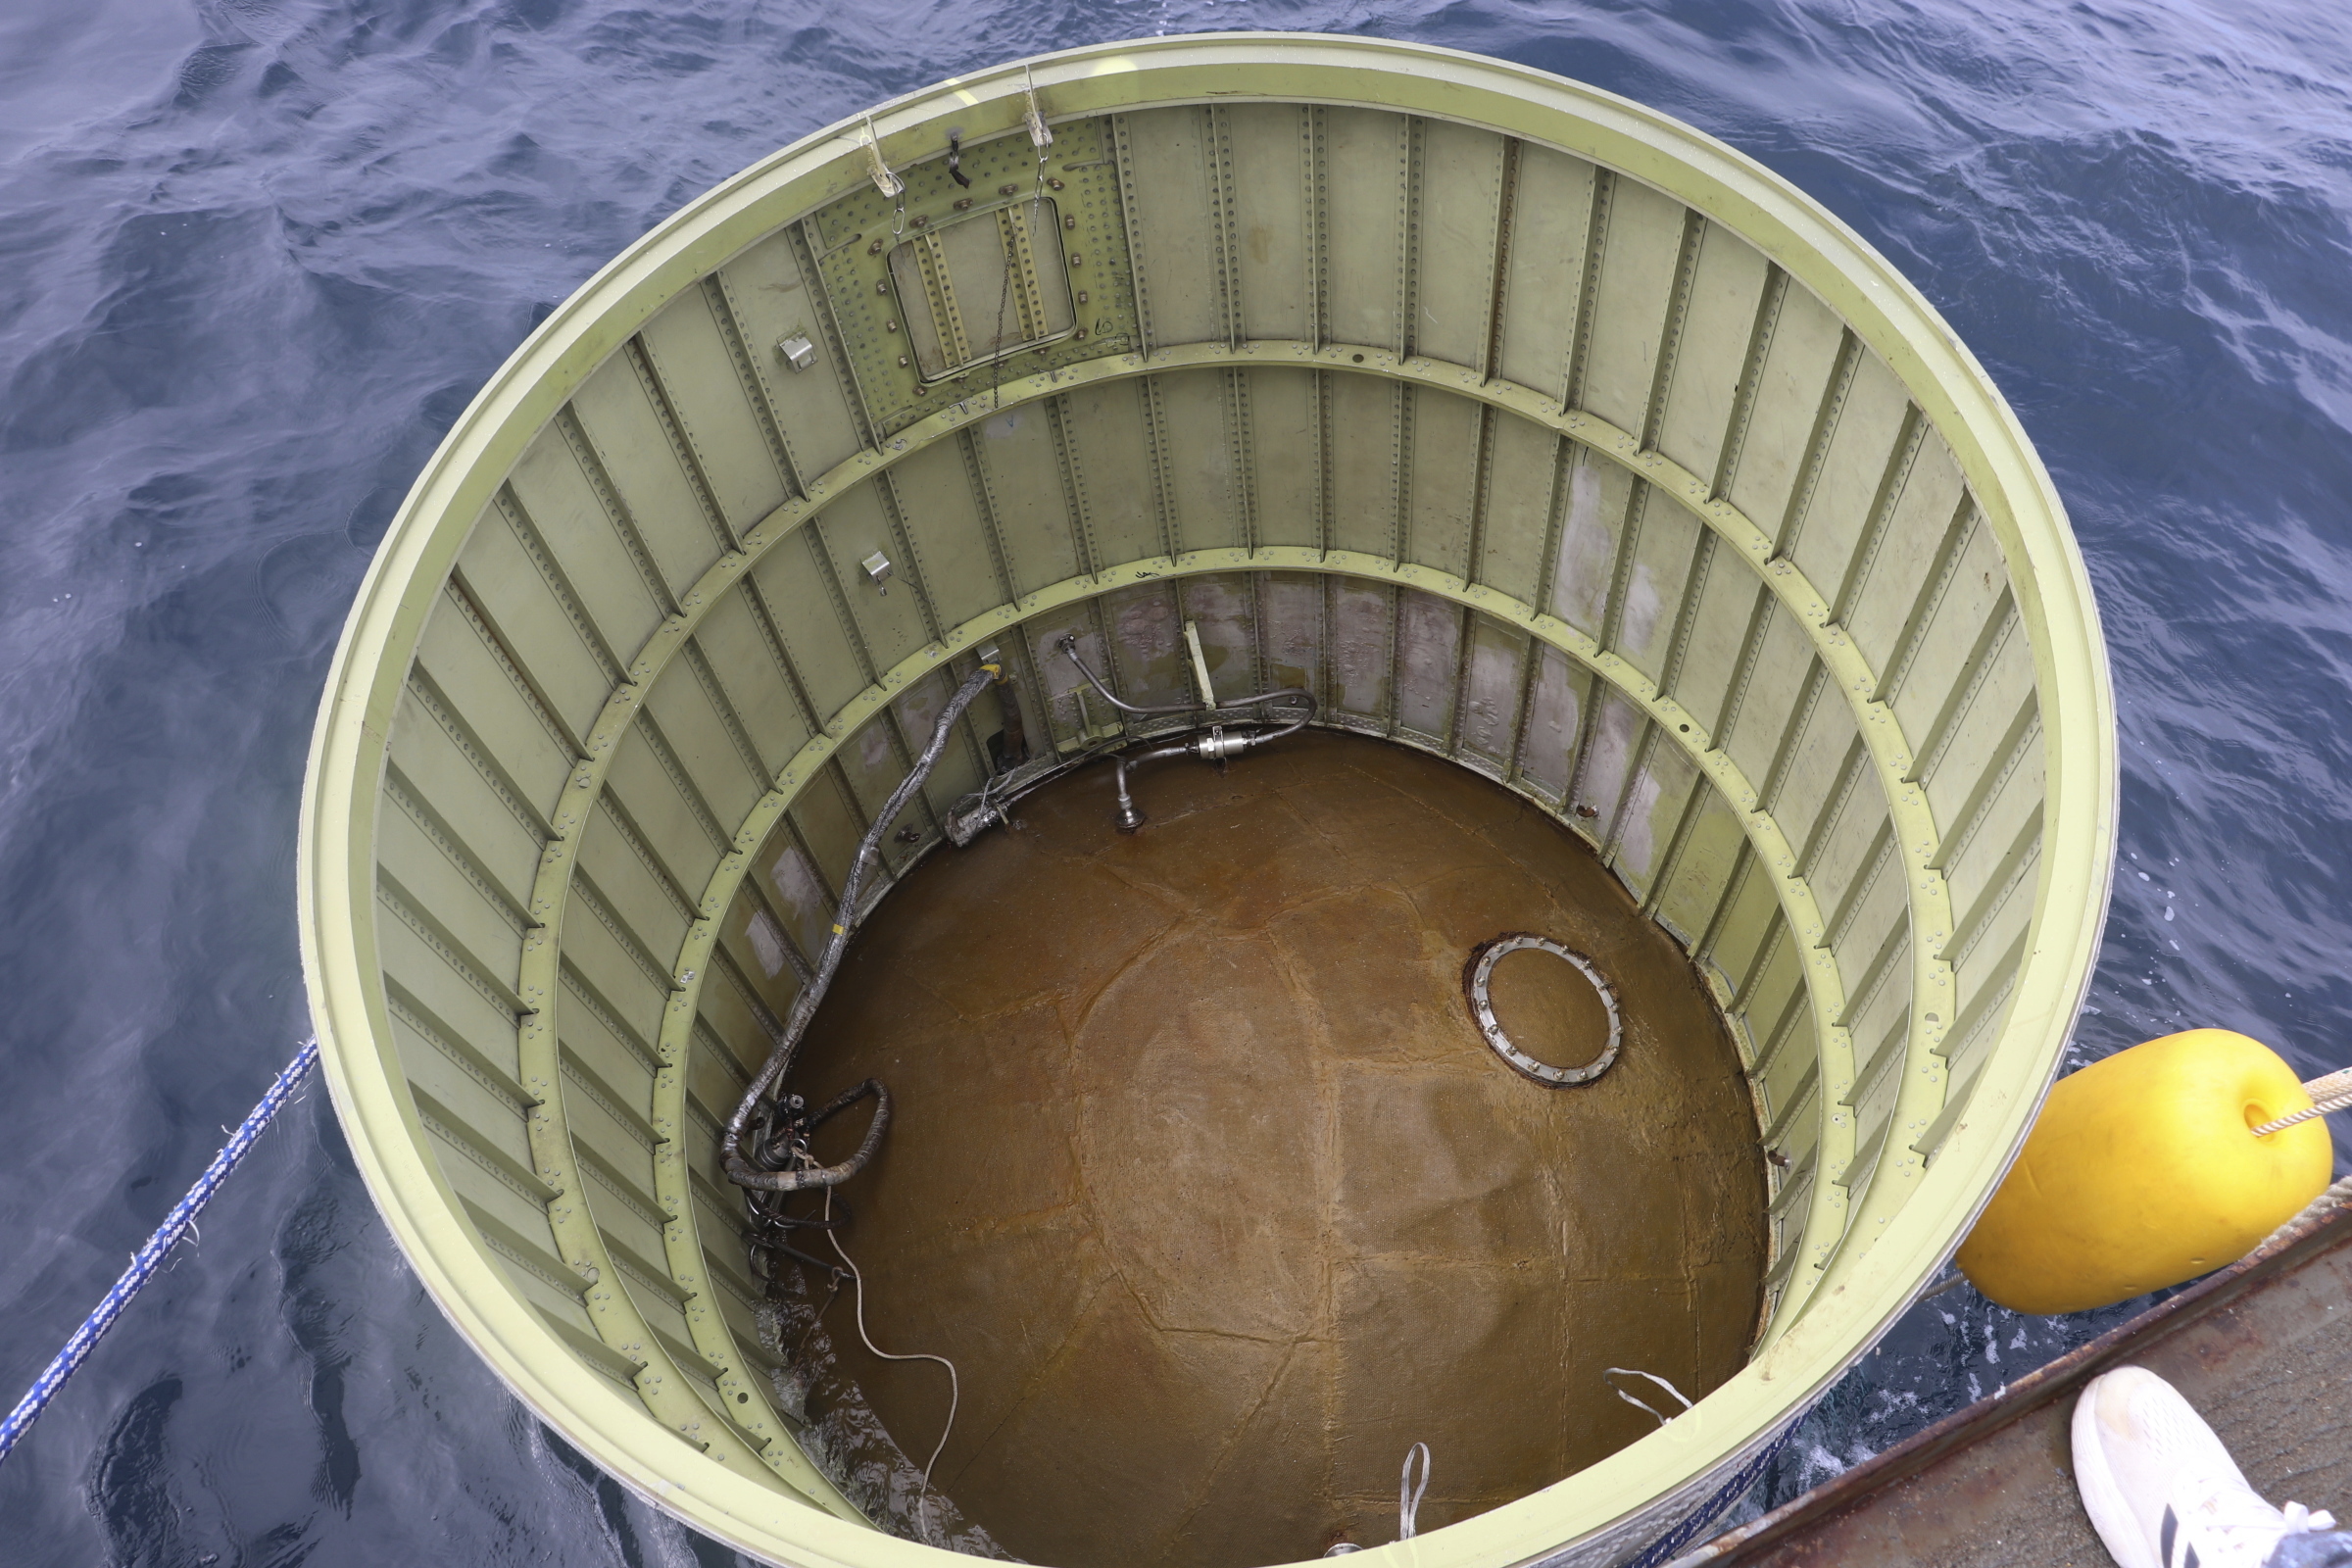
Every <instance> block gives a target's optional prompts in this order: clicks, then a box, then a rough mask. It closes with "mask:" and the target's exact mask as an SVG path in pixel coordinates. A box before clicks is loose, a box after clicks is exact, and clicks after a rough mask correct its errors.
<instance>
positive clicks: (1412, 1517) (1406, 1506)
mask: <svg viewBox="0 0 2352 1568" xmlns="http://www.w3.org/2000/svg"><path fill="white" fill-rule="evenodd" d="M1415 1454H1419V1455H1420V1456H1421V1485H1419V1486H1418V1487H1416V1486H1414V1485H1413V1456H1414V1455H1415ZM1429 1470H1430V1464H1429V1445H1428V1444H1426V1443H1416V1444H1414V1445H1413V1446H1411V1447H1409V1448H1407V1449H1405V1450H1404V1474H1402V1475H1401V1476H1399V1477H1397V1540H1398V1541H1410V1540H1412V1539H1413V1530H1414V1528H1415V1526H1416V1525H1417V1523H1418V1522H1419V1520H1420V1517H1421V1496H1422V1494H1424V1493H1426V1492H1428V1491H1429Z"/></svg>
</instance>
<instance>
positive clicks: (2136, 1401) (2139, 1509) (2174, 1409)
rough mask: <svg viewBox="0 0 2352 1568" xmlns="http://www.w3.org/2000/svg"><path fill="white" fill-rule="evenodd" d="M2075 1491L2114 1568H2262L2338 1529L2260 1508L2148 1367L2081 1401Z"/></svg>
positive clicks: (2102, 1384)
mask: <svg viewBox="0 0 2352 1568" xmlns="http://www.w3.org/2000/svg"><path fill="white" fill-rule="evenodd" d="M2075 1484H2076V1485H2077V1486H2079V1487H2081V1488H2082V1507H2083V1509H2084V1510H2085V1511H2086V1512H2088V1513H2089V1515H2090V1522H2091V1526H2092V1528H2094V1529H2095V1530H2097V1531H2098V1533H2099V1540H2100V1541H2101V1542H2103V1543H2105V1544H2106V1546H2107V1551H2108V1554H2109V1555H2110V1556H2112V1557H2114V1558H2115V1560H2116V1562H2117V1564H2118V1565H2119V1568H2262V1564H2263V1563H2264V1562H2266V1561H2267V1560H2268V1559H2269V1558H2270V1555H2271V1553H2272V1551H2273V1550H2274V1549H2275V1548H2276V1547H2277V1546H2278V1543H2279V1541H2280V1540H2282V1539H2283V1538H2285V1537H2287V1536H2289V1535H2294V1534H2296V1533H2298V1532H2301V1531H2306V1530H2332V1529H2334V1528H2335V1521H2334V1520H2333V1519H2332V1518H2330V1517H2329V1516H2328V1515H2327V1514H2326V1513H2325V1512H2322V1513H2312V1512H2310V1511H2308V1510H2306V1509H2305V1508H2304V1507H2303V1506H2302V1505H2301V1504H2299V1503H2292V1502H2290V1503H2288V1504H2287V1505H2286V1507H2285V1509H2284V1510H2280V1509H2278V1508H2274V1507H2272V1506H2271V1505H2270V1504H2269V1503H2267V1502H2265V1501H2263V1500H2262V1498H2261V1497H2260V1496H2259V1495H2256V1493H2255V1491H2254V1489H2253V1488H2252V1487H2249V1486H2247V1485H2246V1478H2245V1476H2244V1475H2242V1474H2241V1473H2240V1472H2239V1471H2238V1468H2237V1465H2236V1464H2235V1463H2234V1462H2233V1461H2232V1460H2231V1459H2230V1457H2229V1449H2227V1448H2225V1447H2223V1446H2222V1440H2221V1439H2220V1438H2218V1437H2216V1436H2214V1432H2213V1428H2211V1427H2209V1426H2207V1425H2206V1424H2205V1422H2204V1421H2203V1419H2202V1418H2200V1417H2199V1416H2198V1414H2197V1412H2196V1411H2195V1410H2193V1409H2191V1408H2190V1407H2189V1403H2188V1401H2187V1400H2186V1399H2183V1398H2182V1397H2180V1391H2179V1390H2177V1389H2175V1388H2174V1387H2173V1386H2172V1385H2171V1384H2170V1383H2167V1382H2165V1381H2164V1379H2162V1378H2160V1377H2158V1376H2157V1375H2156V1374H2155V1373H2153V1372H2150V1371H2148V1370H2147V1369H2146V1368H2144V1367H2136V1366H2125V1367H2118V1368H2116V1369H2115V1370H2114V1371H2112V1372H2107V1373H2103V1374H2101V1375H2100V1376H2099V1377H2096V1378H2094V1379H2092V1380H2091V1383H2090V1386H2089V1387H2088V1388H2086V1389H2084V1390H2083V1391H2082V1398H2081V1399H2080V1400H2079V1401H2077V1403H2076V1405H2075Z"/></svg>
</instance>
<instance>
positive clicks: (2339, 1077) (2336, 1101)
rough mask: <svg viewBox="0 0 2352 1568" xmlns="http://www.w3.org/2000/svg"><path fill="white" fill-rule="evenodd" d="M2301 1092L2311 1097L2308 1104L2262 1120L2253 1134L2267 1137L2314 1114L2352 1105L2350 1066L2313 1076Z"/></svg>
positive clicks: (2307, 1119) (2322, 1114) (2325, 1113)
mask: <svg viewBox="0 0 2352 1568" xmlns="http://www.w3.org/2000/svg"><path fill="white" fill-rule="evenodd" d="M2303 1092H2304V1093H2305V1094H2307V1095H2309V1096H2310V1097H2311V1101H2312V1103H2310V1104H2309V1105H2307V1106H2306V1107H2304V1108H2303V1109H2301V1110H2298V1111H2293V1112H2290V1113H2289V1114H2287V1115H2284V1116H2279V1117H2277V1118H2275V1119H2274V1120H2271V1121H2266V1122H2264V1123H2263V1124H2262V1125H2261V1126H2259V1127H2257V1128H2255V1129H2254V1136H2255V1137H2257V1138H2268V1137H2270V1136H2271V1134H2273V1133H2277V1132H2284V1131H2285V1130H2286V1129H2287V1128H2289V1127H2292V1126H2294V1125H2295V1124H2296V1123H2298V1122H2306V1121H2309V1120H2311V1119H2312V1117H2314V1116H2325V1115H2327V1113H2328V1112H2329V1111H2331V1110H2343V1109H2345V1108H2347V1107H2352V1067H2346V1068H2344V1069H2343V1070H2342V1071H2341V1072H2331V1073H2328V1074H2327V1075H2326V1076H2324V1077H2320V1078H2314V1079H2312V1080H2311V1081H2310V1082H2309V1083H2306V1084H2305V1085H2304V1086H2303Z"/></svg>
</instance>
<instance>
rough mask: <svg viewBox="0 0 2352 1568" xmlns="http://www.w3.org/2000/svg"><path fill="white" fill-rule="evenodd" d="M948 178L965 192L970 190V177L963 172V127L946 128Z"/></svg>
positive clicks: (952, 126) (951, 126)
mask: <svg viewBox="0 0 2352 1568" xmlns="http://www.w3.org/2000/svg"><path fill="white" fill-rule="evenodd" d="M948 177H949V178H950V179H952V180H954V181H955V182H956V184H958V185H960V186H962V187H963V188H964V189H965V190H970V189H971V188H972V176H971V175H969V174H967V173H965V172H963V127H962V126H961V125H950V126H949V127H948Z"/></svg>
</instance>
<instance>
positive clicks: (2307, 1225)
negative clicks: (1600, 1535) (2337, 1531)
mask: <svg viewBox="0 0 2352 1568" xmlns="http://www.w3.org/2000/svg"><path fill="white" fill-rule="evenodd" d="M2348 1201H2352V1183H2339V1184H2338V1185H2337V1186H2336V1187H2335V1188H2331V1189H2330V1190H2329V1191H2328V1193H2327V1195H2326V1196H2325V1197H2323V1198H2322V1199H2321V1201H2319V1202H2317V1203H2314V1204H2313V1205H2312V1207H2311V1208H2310V1209H2307V1210H2306V1211H2305V1212H2304V1213H2303V1215H2301V1216H2300V1217H2299V1218H2298V1219H2297V1220H2296V1221H2295V1222H2294V1223H2293V1224H2291V1225H2288V1226H2287V1227H2285V1228H2284V1229H2283V1230H2281V1231H2280V1232H2279V1233H2278V1235H2277V1236H2275V1237H2273V1238H2272V1239H2271V1240H2270V1241H2268V1242H2266V1243H2264V1244H2263V1246H2261V1247H2260V1248H2257V1249H2256V1250H2254V1251H2253V1252H2252V1253H2250V1254H2249V1255H2248V1256H2246V1257H2245V1258H2244V1259H2243V1260H2242V1261H2240V1262H2237V1263H2234V1264H2232V1265H2231V1266H2230V1267H2229V1268H2226V1269H2223V1270H2222V1271H2220V1272H2219V1273H2217V1274H2213V1275H2211V1276H2209V1277H2207V1278H2206V1279H2204V1280H2202V1281H2200V1282H2199V1283H2198V1284H2196V1285H2194V1286H2191V1287H2190V1288H2189V1289H2187V1290H2185V1291H2183V1292H2181V1293H2180V1295H2179V1296H2176V1297H2173V1298H2171V1299H2168V1300H2166V1301H2164V1302H2163V1303H2161V1304H2160V1305H2157V1306H2155V1307H2152V1308H2150V1309H2149V1310H2148V1311H2146V1312H2144V1313H2142V1314H2140V1315H2139V1316H2138V1317H2135V1318H2133V1319H2132V1320H2131V1321H2130V1322H2129V1323H2126V1324H2124V1325H2123V1326H2121V1327H2120V1328H2117V1329H2114V1330H2112V1331H2111V1332H2109V1333H2107V1334H2104V1335H2102V1336H2100V1337H2099V1338H2098V1339H2096V1340H2093V1341H2091V1342H2090V1343H2089V1344H2088V1345H2085V1346H2083V1347H2082V1348H2080V1349H2077V1350H2074V1351H2072V1352H2071V1353H2069V1354H2067V1355H2065V1356H2062V1357H2061V1358H2059V1359H2058V1360H2056V1361H2053V1362H2051V1363H2050V1364H2049V1365H2048V1366H2045V1367H2043V1368H2041V1369H2040V1370H2039V1371H2037V1372H2034V1373H2032V1374H2030V1375H2029V1376H2027V1377H2024V1378H2021V1379H2020V1380H2018V1381H2017V1382H2016V1383H2013V1384H2011V1385H2010V1386H2009V1387H2008V1388H2007V1390H2005V1391H2004V1392H2003V1393H2002V1394H2000V1395H1998V1396H1996V1397H1993V1398H1989V1399H1983V1400H1980V1401H1978V1402H1977V1403H1975V1404H1972V1405H1970V1406H1969V1407H1968V1408H1966V1409H1964V1410H1960V1411H1957V1412H1955V1413H1954V1414H1952V1415H1950V1416H1948V1417H1946V1418H1945V1419H1943V1420H1942V1421H1939V1422H1937V1423H1936V1425H1934V1426H1932V1427H1929V1428H1928V1429H1927V1430H1925V1431H1923V1432H1921V1433H1919V1434H1918V1435H1917V1436H1915V1437H1913V1438H1911V1439H1910V1440H1909V1441H1907V1442H1905V1443H1903V1444H1900V1445H1898V1446H1895V1447H1892V1448H1889V1449H1887V1451H1886V1452H1885V1453H1883V1454H1880V1455H1879V1456H1878V1457H1876V1458H1874V1459H1871V1460H1868V1461H1866V1462H1865V1463H1862V1464H1859V1465H1856V1466H1855V1467H1854V1468H1853V1469H1851V1470H1849V1471H1847V1472H1845V1473H1844V1474H1843V1475H1841V1476H1839V1477H1838V1479H1837V1480H1835V1481H1833V1482H1831V1483H1829V1484H1828V1485H1826V1486H1823V1487H1819V1488H1816V1489H1815V1490H1814V1491H1812V1492H1809V1493H1807V1494H1806V1495H1803V1496H1801V1497H1799V1498H1797V1499H1796V1500H1795V1501H1793V1502H1790V1503H1789V1504H1788V1505H1787V1506H1785V1507H1782V1508H1779V1509H1776V1510H1775V1511H1773V1512H1772V1513H1769V1514H1766V1515H1765V1516H1764V1517H1762V1518H1761V1519H1758V1520H1756V1521H1754V1522H1753V1523H1751V1524H1748V1525H1745V1526H1742V1527H1741V1528H1740V1529H1738V1530H1734V1531H1731V1532H1729V1533H1727V1534H1725V1535H1723V1536H1719V1537H1717V1538H1716V1539H1715V1540H1714V1541H1712V1542H1710V1543H1708V1544H1706V1545H1705V1546H1702V1547H1700V1548H1699V1549H1698V1550H1696V1551H1693V1552H1691V1553H1690V1554H1689V1555H1687V1556H1685V1557H1682V1558H1680V1559H1678V1560H1677V1562H1676V1563H1675V1564H1674V1568H1698V1565H1700V1564H1702V1563H1703V1564H1707V1565H1709V1568H1733V1565H1740V1568H1746V1565H1762V1564H1789V1565H1794V1564H1800V1563H1801V1564H1817V1563H1850V1564H1869V1565H1871V1568H2012V1565H2014V1568H2029V1565H2031V1568H2111V1563H2110V1559H2109V1557H2108V1555H2107V1553H2106V1551H2105V1549H2104V1548H2102V1547H2101V1546H2100V1544H2099V1542H2098V1538H2097V1537H2096V1536H2094V1535H2093V1534H2092V1533H2091V1529H2090V1522H2089V1520H2088V1519H2087V1518H2086V1517H2085V1516H2084V1514H2083V1512H2082V1503H2081V1502H2080V1501H2079V1500H2078V1497H2077V1495H2076V1491H2075V1476H2074V1461H2073V1457H2072V1454H2071V1452H2070V1451H2069V1445H2068V1422H2069V1419H2070V1418H2071V1416H2072V1415H2073V1412H2074V1406H2075V1397H2076V1396H2077V1395H2078V1394H2080V1393H2081V1392H2082V1386H2083V1385H2084V1384H2085V1383H2087V1382H2089V1380H2090V1379H2092V1378H2094V1377H2096V1376H2097V1375H2098V1374H2099V1373H2101V1372H2104V1371H2106V1370H2107V1369H2108V1368H2110V1367H2114V1366H2121V1365H2124V1364H2126V1363H2134V1364H2137V1365H2140V1366H2144V1367H2146V1368H2148V1369H2149V1370H2150V1371H2153V1372H2155V1373H2157V1374H2159V1375H2160V1376H2163V1377H2165V1378H2168V1379H2170V1380H2171V1381H2172V1382H2173V1384H2174V1385H2175V1386H2176V1387H2178V1388H2179V1389H2180V1392H2181V1393H2182V1394H2183V1395H2185V1396H2187V1397H2188V1399H2189V1402H2190V1403H2192V1404H2194V1405H2195V1406H2196V1407H2197V1409H2198V1410H2199V1411H2200V1412H2201V1413H2202V1414H2203V1415H2204V1416H2205V1418H2206V1419H2207V1420H2208V1421H2210V1422H2212V1423H2213V1426H2214V1429H2215V1430H2216V1431H2218V1432H2219V1433H2220V1434H2221V1436H2222V1441H2223V1442H2224V1443H2226V1444H2228V1445H2229V1451H2230V1453H2231V1454H2233V1455H2234V1456H2235V1457H2236V1459H2237V1461H2238V1463H2239V1465H2240V1467H2242V1468H2243V1469H2244V1471H2245V1473H2246V1478H2247V1479H2248V1480H2249V1481H2251V1482H2252V1483H2253V1484H2254V1487H2255V1489H2256V1490H2257V1491H2259V1492H2261V1493H2262V1494H2263V1495H2265V1496H2266V1497H2269V1498H2271V1499H2272V1500H2273V1501H2279V1500H2283V1499H2286V1498H2290V1497H2291V1498H2293V1499H2294V1500H2296V1501H2298V1502H2303V1503H2306V1504H2308V1505H2310V1506H2312V1507H2315V1508H2318V1507H2333V1508H2336V1509H2337V1510H2338V1511H2339V1512H2342V1511H2344V1504H2346V1503H2352V1207H2347V1206H2345V1205H2346V1203H2347V1202H2348Z"/></svg>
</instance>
